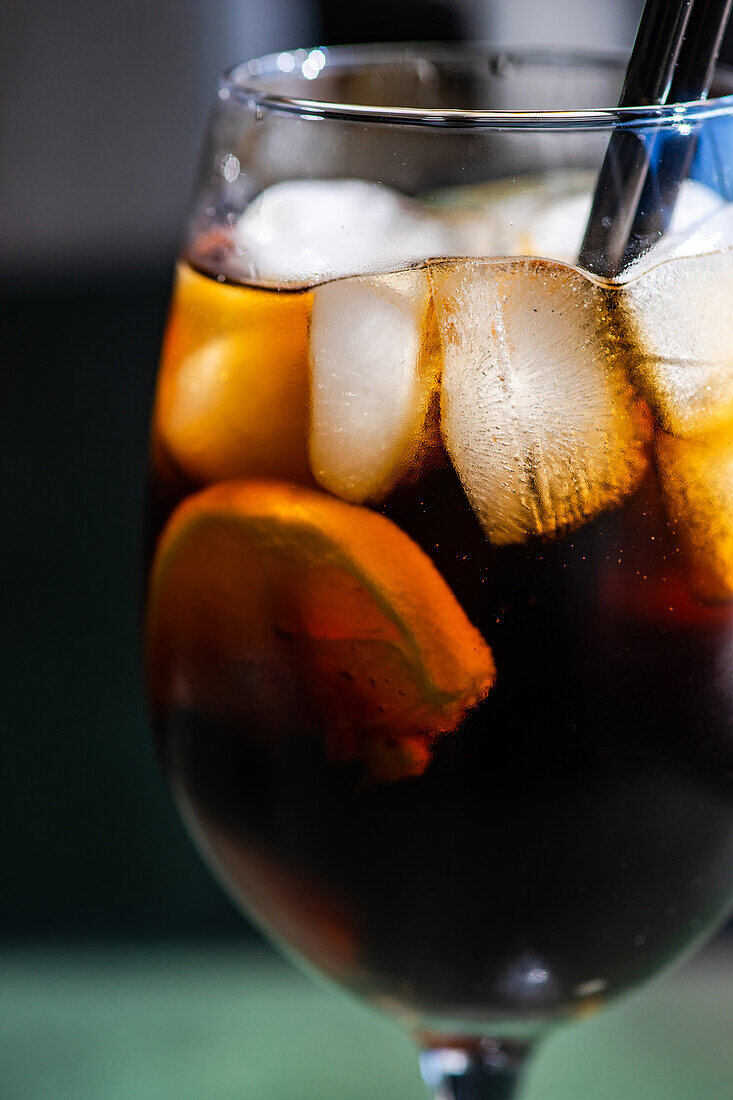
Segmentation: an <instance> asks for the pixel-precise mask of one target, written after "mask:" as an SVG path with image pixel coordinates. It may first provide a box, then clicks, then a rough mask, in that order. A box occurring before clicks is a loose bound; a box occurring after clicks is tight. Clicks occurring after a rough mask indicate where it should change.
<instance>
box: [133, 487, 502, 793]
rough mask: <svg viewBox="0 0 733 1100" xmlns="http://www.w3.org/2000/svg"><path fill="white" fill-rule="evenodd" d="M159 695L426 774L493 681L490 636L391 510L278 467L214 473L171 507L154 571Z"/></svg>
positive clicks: (399, 770)
mask: <svg viewBox="0 0 733 1100" xmlns="http://www.w3.org/2000/svg"><path fill="white" fill-rule="evenodd" d="M148 642H149V655H150V669H151V689H152V695H153V700H154V703H155V705H156V707H159V708H163V709H171V708H172V709H176V708H193V709H194V710H196V711H198V712H200V713H203V714H204V715H205V716H208V717H210V718H212V719H213V720H215V721H223V722H225V723H227V725H228V726H229V727H231V726H232V725H234V726H236V727H239V726H240V725H245V724H247V725H248V726H249V727H250V728H251V729H252V730H253V731H254V730H259V731H260V732H264V733H267V734H268V735H275V734H276V733H277V732H278V731H280V732H282V731H283V729H284V730H285V731H286V732H287V733H290V732H292V730H293V729H294V728H300V729H303V730H305V731H306V732H309V733H313V732H316V731H317V732H319V733H320V734H321V735H322V736H323V737H324V739H325V743H326V749H327V752H328V754H329V755H330V757H331V758H332V759H333V758H336V759H341V760H343V761H345V762H350V761H360V762H361V763H362V765H363V766H364V768H365V770H366V773H367V775H368V776H370V777H371V778H376V779H396V778H403V777H405V776H407V775H416V774H420V773H421V772H422V771H424V769H425V768H426V766H427V764H428V762H429V760H430V755H431V744H432V742H433V740H434V738H435V737H436V735H439V734H444V733H448V732H449V731H451V730H453V729H455V728H456V726H457V725H458V723H459V722H460V721H461V719H462V718H463V716H464V714H465V713H466V711H467V710H468V709H469V708H470V707H472V706H473V705H474V704H476V703H477V702H479V700H481V699H482V698H483V697H484V696H485V695H486V693H487V692H488V690H489V688H490V687H491V685H492V683H493V681H494V663H493V659H492V655H491V651H490V649H489V647H488V646H487V644H486V642H485V641H484V639H483V638H482V636H481V634H480V633H479V632H478V631H477V630H476V629H475V628H474V627H473V626H472V625H471V623H470V622H469V620H468V619H467V617H466V615H465V613H464V612H463V610H462V608H461V607H460V605H459V603H458V602H457V600H456V599H455V597H454V596H453V594H452V592H451V591H450V589H449V588H448V586H447V585H446V583H445V581H444V580H443V578H442V577H441V576H440V574H439V573H438V571H437V570H436V569H435V567H434V565H433V564H432V562H431V561H430V559H429V558H428V557H427V555H425V554H424V553H423V551H422V550H420V548H419V547H418V546H416V544H415V543H414V542H413V541H412V540H411V539H410V538H409V537H408V536H407V535H406V534H405V533H404V532H403V531H401V530H400V528H398V527H397V526H396V525H395V524H394V523H392V522H391V521H390V520H388V519H386V518H385V517H384V516H380V515H378V514H376V513H374V512H371V511H368V510H367V509H366V508H362V507H359V506H357V505H352V504H347V503H345V502H343V501H339V500H335V499H333V498H331V497H329V496H326V495H325V494H324V493H319V492H317V491H313V490H308V489H303V488H297V487H294V486H289V485H285V484H282V483H277V482H247V483H229V484H223V485H218V486H214V487H211V488H209V489H205V490H203V491H201V492H199V493H198V494H196V495H195V496H193V497H191V498H189V499H188V500H187V501H185V502H184V503H183V504H182V505H181V506H180V507H179V508H178V509H177V511H176V512H175V513H174V514H173V516H172V518H171V519H170V521H169V523H168V526H167V528H166V529H165V531H164V533H163V536H162V538H161V541H160V545H159V548H158V552H157V554H156V558H155V562H154V564H153V570H152V577H151V583H150V602H149V618H148Z"/></svg>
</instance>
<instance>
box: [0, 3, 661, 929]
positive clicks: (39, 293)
mask: <svg viewBox="0 0 733 1100" xmlns="http://www.w3.org/2000/svg"><path fill="white" fill-rule="evenodd" d="M639 10H640V3H638V2H636V0H627V2H626V0H624V2H622V0H616V2H614V3H613V4H608V3H607V2H606V0H592V2H591V0H565V2H564V3H562V4H560V3H555V4H547V3H546V0H503V2H502V0H498V2H495V3H490V2H489V0H481V2H479V0H464V2H463V3H460V2H458V0H456V2H453V3H452V2H449V0H370V2H367V0H363V2H362V3H352V4H344V3H343V2H342V0H321V2H320V3H317V2H316V0H313V3H311V4H308V3H297V2H296V0H251V2H234V0H216V2H212V0H158V2H154V3H151V2H149V0H145V2H143V0H139V2H135V0H108V2H107V3H103V4H99V3H98V2H97V0H95V2H91V0H68V2H67V3H64V4H58V3H57V2H56V0H39V2H36V3H33V4H27V5H26V4H17V3H15V4H12V3H9V2H6V0H2V2H0V16H1V19H0V22H1V24H2V26H3V28H4V30H3V41H2V43H1V44H0V92H1V102H2V105H3V110H2V115H1V117H0V163H1V164H2V177H1V181H0V239H1V240H2V244H3V247H2V252H1V254H0V303H1V305H0V317H1V318H2V333H1V336H2V342H1V346H2V348H3V351H4V385H3V391H4V392H3V396H4V400H3V403H2V408H3V416H2V426H3V427H2V433H1V438H2V447H3V452H4V462H3V482H2V484H3V498H4V499H3V517H4V524H3V536H2V539H1V540H0V553H1V555H2V557H1V559H0V566H1V572H0V576H2V578H3V579H4V604H5V608H6V610H5V612H4V614H3V626H4V630H3V652H2V657H1V660H0V667H1V668H2V669H3V676H4V685H5V686H4V691H3V698H4V700H5V713H6V722H5V731H4V737H3V742H4V746H5V752H4V761H3V763H4V766H3V768H2V779H1V780H0V824H2V829H3V833H2V835H3V838H4V844H3V846H2V851H3V860H4V879H3V881H4V882H5V883H6V884H9V888H8V886H7V885H6V888H5V889H4V890H3V895H4V898H5V902H4V904H3V905H2V907H0V935H2V936H3V937H4V938H5V940H6V941H11V942H12V941H21V940H22V941H28V940H52V939H53V940H59V939H61V940H64V941H74V940H77V939H78V940H80V939H87V940H88V939H90V938H91V939H96V938H99V939H107V940H109V939H112V940H116V939H129V938H143V937H144V938H151V937H153V938H158V937H168V938H194V937H204V936H206V937H212V936H229V935H232V936H236V935H243V934H246V932H245V929H246V927H247V926H246V925H245V924H244V922H243V921H242V918H241V916H239V914H237V913H235V912H234V910H233V908H232V907H231V906H230V904H229V902H228V901H227V900H226V899H225V898H224V897H223V895H222V894H221V892H220V890H219V888H218V887H217V886H215V885H214V883H213V882H212V881H211V880H210V878H209V875H208V873H207V872H206V870H205V869H204V867H203V865H202V864H201V863H200V861H199V859H198V857H197V856H196V854H195V852H194V851H193V849H192V847H191V845H190V843H189V841H188V840H187V838H186V837H185V836H184V834H183V830H182V827H181V825H180V824H179V822H178V819H177V817H176V815H175V813H174V811H173V809H172V807H171V804H170V801H169V799H168V795H167V792H166V790H165V787H164V784H163V782H162V781H161V779H160V777H159V774H158V771H157V768H156V764H155V760H154V756H153V752H152V748H151V746H150V743H149V733H148V729H147V726H146V718H145V712H144V704H143V701H142V697H141V692H140V680H139V669H138V660H139V658H138V649H137V621H138V606H139V594H140V588H141V577H140V544H141V533H140V521H141V516H142V500H143V492H144V474H145V452H146V432H147V416H148V409H149V405H150V401H151V395H152V389H153V384H154V372H155V361H156V355H157V350H158V344H159V341H160V336H161V331H162V325H163V322H164V317H165V308H166V300H167V296H168V289H169V279H170V271H171V265H172V261H173V257H174V255H175V247H176V239H177V234H178V231H179V227H180V226H181V224H182V219H183V217H184V212H185V207H186V202H187V197H188V193H189V187H190V180H191V178H192V174H193V164H194V161H195V154H196V148H197V145H198V142H199V140H200V136H201V133H202V130H203V126H204V124H205V117H206V112H207V107H208V103H209V102H210V100H211V98H212V95H213V89H214V86H215V80H216V76H217V74H218V72H219V71H220V70H221V69H222V68H223V67H224V66H226V65H229V64H231V63H233V62H235V61H237V60H240V59H242V58H243V57H247V56H254V55H257V54H259V53H264V52H267V51H269V50H273V49H277V48H289V47H293V46H298V45H311V44H316V43H320V42H328V43H332V42H348V41H352V42H359V41H369V40H380V41H388V40H399V39H413V40H416V39H422V40H430V39H440V38H442V39H461V38H480V37H481V38H493V39H494V40H496V41H500V42H509V43H515V44H516V43H530V44H533V43H535V44H536V43H544V44H551V43H554V44H557V43H560V44H563V45H582V44H591V45H596V46H608V45H612V44H627V43H629V42H630V41H631V39H632V38H633V33H634V29H635V23H636V20H637V19H638V14H639ZM250 934H251V933H250Z"/></svg>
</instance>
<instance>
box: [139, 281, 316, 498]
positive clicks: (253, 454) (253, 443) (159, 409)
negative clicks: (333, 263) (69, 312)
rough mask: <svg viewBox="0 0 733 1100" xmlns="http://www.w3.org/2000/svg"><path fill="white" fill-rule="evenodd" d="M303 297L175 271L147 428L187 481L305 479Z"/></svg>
mask: <svg viewBox="0 0 733 1100" xmlns="http://www.w3.org/2000/svg"><path fill="white" fill-rule="evenodd" d="M311 298H312V296H311V295H310V294H308V293H292V294H285V293H279V292H277V291H268V290H258V289H254V288H251V287H242V286H231V285H228V284H225V283H218V282H217V281H216V280H214V279H210V278H208V277H206V276H204V275H200V274H199V273H198V272H196V271H193V270H192V269H191V268H189V267H186V266H183V265H182V266H181V267H180V269H179V271H178V275H177V280H176V288H175V292H174V297H173V306H172V310H171V318H170V322H169V325H168V331H167V333H166V338H165V342H164V345H163V355H162V360H161V368H160V380H159V383H158V394H157V400H156V409H155V419H154V423H155V432H156V437H157V440H158V441H159V442H161V443H162V444H163V446H164V449H165V450H167V451H168V453H169V454H170V455H171V456H172V458H173V459H174V460H175V462H176V463H177V465H178V466H179V467H180V468H181V470H182V471H183V472H184V473H185V474H186V475H187V476H188V477H190V478H192V479H193V480H194V481H198V482H202V483H207V482H211V481H219V480H222V479H225V478H233V477H249V476H255V477H285V478H288V479H293V480H296V481H303V480H310V475H309V472H308V456H307V424H308V387H309V383H308V332H307V329H308V319H309V316H310V308H311Z"/></svg>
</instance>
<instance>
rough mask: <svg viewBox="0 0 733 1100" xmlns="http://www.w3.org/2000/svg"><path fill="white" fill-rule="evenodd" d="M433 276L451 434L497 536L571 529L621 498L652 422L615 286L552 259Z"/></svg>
mask: <svg viewBox="0 0 733 1100" xmlns="http://www.w3.org/2000/svg"><path fill="white" fill-rule="evenodd" d="M432 277H433V282H434V288H435V289H434V293H435V306H436V311H437V318H438V326H439V330H440V334H441V340H442V348H443V377H442V388H441V425H442V431H443V437H444V440H445V444H446V447H447V450H448V453H449V455H450V457H451V459H452V461H453V464H454V466H455V469H456V471H457V473H458V476H459V477H460V479H461V482H462V483H463V486H464V489H465V491H466V495H467V497H468V499H469V501H470V503H471V505H472V506H473V509H474V511H475V513H476V515H477V517H478V519H479V521H480V522H481V524H482V526H483V527H484V529H485V531H486V533H487V535H488V537H489V538H490V540H491V541H492V542H494V543H497V544H505V543H514V542H521V541H523V540H525V539H526V538H527V537H528V536H530V535H548V534H552V533H554V532H556V531H559V530H564V529H570V528H572V527H574V526H576V525H578V524H581V523H583V522H585V521H586V520H588V519H589V518H590V517H592V516H594V515H596V514H597V513H599V512H601V511H602V510H604V509H606V508H609V507H612V506H614V505H617V504H618V503H620V502H621V501H622V500H623V499H624V497H625V496H626V495H627V494H628V493H630V492H631V491H632V489H633V488H634V487H635V485H636V483H637V482H638V480H639V478H640V477H641V475H642V473H643V471H644V469H645V466H646V439H647V434H648V428H647V422H646V420H645V418H644V416H643V415H642V413H641V411H640V409H639V402H638V399H637V398H636V396H635V394H634V392H633V389H632V387H631V385H630V383H629V382H628V380H627V378H626V376H625V373H624V370H623V366H622V365H621V363H620V362H619V361H618V360H619V357H618V356H617V353H616V347H615V343H614V340H613V336H612V331H611V329H610V327H609V318H608V312H607V306H606V296H605V293H604V291H603V290H601V289H600V288H599V287H597V286H596V285H594V284H593V283H591V282H590V281H589V280H587V279H586V278H584V277H583V276H582V275H580V274H579V273H578V272H577V271H575V270H574V269H572V268H569V267H565V266H564V265H561V264H557V263H553V262H550V261H546V260H516V261H503V262H493V263H491V262H486V263H479V262H473V263H470V262H464V263H456V264H444V265H436V266H435V268H434V269H433V275H432Z"/></svg>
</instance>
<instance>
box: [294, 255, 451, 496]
mask: <svg viewBox="0 0 733 1100" xmlns="http://www.w3.org/2000/svg"><path fill="white" fill-rule="evenodd" d="M429 304H430V286H429V280H428V274H427V271H426V270H425V269H415V270H412V271H403V272H399V273H397V274H391V275H383V276H377V277H363V278H352V279H343V280H337V281H336V282H332V283H327V284H325V285H324V286H320V287H317V288H316V289H315V291H314V303H313V314H312V320H311V338H310V339H311V343H310V357H311V424H310V437H309V451H310V462H311V469H312V471H313V475H314V477H315V478H316V480H317V481H318V482H319V483H320V484H321V485H322V486H324V488H326V489H329V490H330V491H331V492H332V493H335V494H336V495H337V496H340V497H342V498H343V499H345V500H350V501H356V502H361V501H365V500H375V499H379V498H380V497H382V496H384V495H385V494H386V493H387V492H388V491H389V490H390V489H391V488H392V486H393V485H394V484H395V483H396V481H397V480H398V479H399V477H400V476H401V474H402V473H403V472H405V470H406V469H407V467H408V466H409V465H410V464H411V462H412V461H414V460H415V459H416V457H417V456H419V452H420V447H421V436H422V430H423V426H424V424H425V418H426V415H427V409H428V403H429V399H430V395H431V393H432V392H433V391H434V388H435V384H436V379H435V375H434V366H433V364H431V362H430V358H429V356H427V355H426V354H425V353H424V342H425V329H426V324H427V315H428V307H429Z"/></svg>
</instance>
